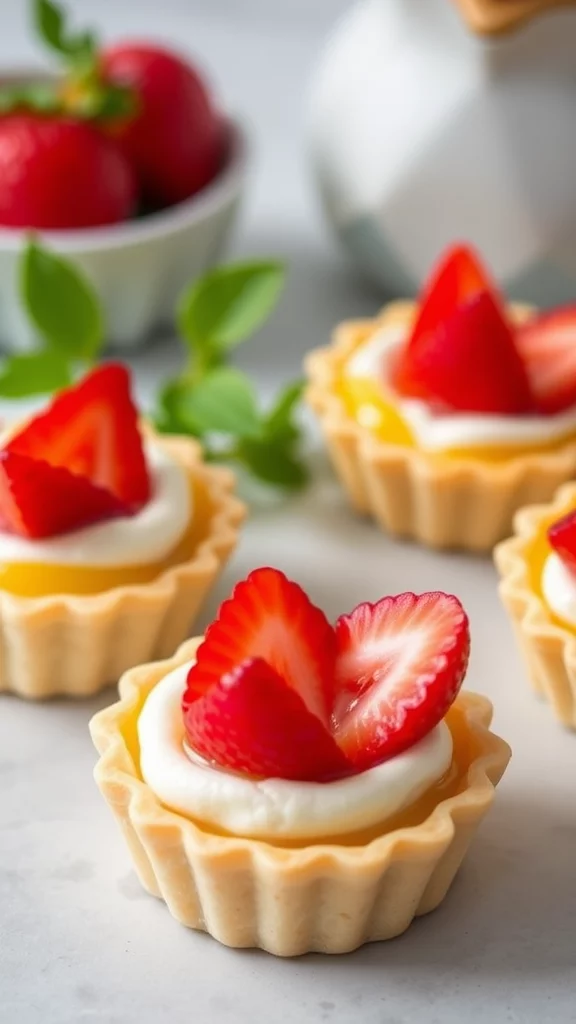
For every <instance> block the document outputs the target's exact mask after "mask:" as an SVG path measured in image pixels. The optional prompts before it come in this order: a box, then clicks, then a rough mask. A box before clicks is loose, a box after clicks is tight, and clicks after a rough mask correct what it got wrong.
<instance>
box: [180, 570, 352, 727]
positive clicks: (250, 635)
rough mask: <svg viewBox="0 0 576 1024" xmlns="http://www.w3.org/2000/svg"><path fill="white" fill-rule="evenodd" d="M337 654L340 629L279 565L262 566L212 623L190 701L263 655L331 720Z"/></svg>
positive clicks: (200, 654)
mask: <svg viewBox="0 0 576 1024" xmlns="http://www.w3.org/2000/svg"><path fill="white" fill-rule="evenodd" d="M334 655H335V638H334V631H333V629H332V627H331V625H330V623H329V622H328V620H327V619H326V616H325V615H324V613H323V612H321V611H320V609H319V608H316V607H315V605H313V604H312V602H311V601H310V599H309V598H308V597H307V595H306V594H305V593H304V591H303V590H302V588H301V587H299V586H298V584H297V583H292V582H291V581H290V580H288V579H286V576H284V574H283V573H281V572H279V571H278V570H277V569H270V568H263V569H256V570H255V571H254V572H252V573H250V575H249V576H248V578H247V579H246V580H243V581H242V582H241V583H238V584H237V585H236V587H235V589H234V592H233V594H232V597H231V598H230V599H229V600H228V601H225V602H224V604H223V605H222V607H221V608H220V611H219V613H218V618H217V619H216V620H215V621H214V622H213V623H212V625H211V626H209V627H208V630H207V632H206V637H205V640H204V643H203V644H201V646H200V647H199V649H198V654H197V661H196V664H195V665H194V667H193V668H192V669H191V671H190V675H189V677H188V690H187V694H186V696H185V698H184V701H185V706H186V703H187V702H188V701H191V700H194V699H196V698H198V697H202V696H203V695H204V694H205V693H206V692H207V691H208V689H209V688H210V687H212V686H214V685H215V684H217V683H218V682H219V681H220V679H222V677H223V676H225V675H227V674H228V673H229V672H232V671H233V670H234V669H236V668H237V667H238V665H241V664H242V662H244V661H245V660H246V658H260V659H263V660H264V661H266V663H267V664H268V666H269V667H270V668H272V669H274V671H275V672H276V673H277V674H278V675H279V676H281V677H282V679H283V680H284V682H285V683H286V684H287V685H288V686H290V687H291V688H292V689H293V690H295V691H296V693H298V694H299V696H300V697H301V699H302V700H303V702H304V704H305V705H306V707H307V708H308V710H309V711H310V712H312V714H313V715H316V717H317V718H319V719H320V721H321V722H324V723H326V724H327V723H328V721H329V717H330V707H331V703H332V688H333V671H334Z"/></svg>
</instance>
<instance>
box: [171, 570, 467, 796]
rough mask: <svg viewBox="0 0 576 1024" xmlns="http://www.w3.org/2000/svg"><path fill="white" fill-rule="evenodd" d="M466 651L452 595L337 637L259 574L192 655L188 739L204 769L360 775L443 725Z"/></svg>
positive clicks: (397, 605) (372, 614) (359, 620)
mask: <svg viewBox="0 0 576 1024" xmlns="http://www.w3.org/2000/svg"><path fill="white" fill-rule="evenodd" d="M469 649H470V636H469V629H468V619H467V618H466V614H465V612H464V610H463V608H462V605H461V604H460V602H459V601H458V600H457V599H456V598H455V597H450V596H448V595H446V594H441V593H433V594H423V595H421V596H420V597H416V596H415V595H414V594H401V595H400V596H399V597H387V598H384V599H383V600H382V601H379V602H378V604H374V605H371V604H362V605H359V607H358V608H356V609H355V611H353V612H352V614H351V615H343V616H342V617H341V618H340V619H339V620H338V622H337V624H336V628H335V630H334V629H332V627H331V626H330V625H329V624H328V622H327V621H326V619H325V618H324V615H323V614H322V612H320V611H319V610H318V608H315V607H314V605H312V604H311V603H310V601H309V600H308V598H307V597H306V594H304V592H303V591H302V590H301V588H300V587H299V586H297V584H295V583H291V582H290V581H289V580H287V579H286V577H285V576H284V575H283V573H281V572H278V570H277V569H271V568H265V569H257V570H255V571H254V572H253V573H251V574H250V576H249V577H248V579H247V580H245V581H244V582H243V583H239V584H238V585H237V586H236V588H235V590H234V593H233V595H232V597H231V598H230V600H229V601H225V602H224V604H223V605H222V608H221V610H220V613H219V616H218V618H217V619H216V621H215V623H214V624H213V625H212V626H210V627H209V629H208V631H207V633H206V638H205V640H204V643H203V644H202V645H201V646H200V647H199V648H198V654H197V658H198V661H197V663H196V664H195V665H193V666H192V668H191V669H190V671H189V673H188V677H187V686H186V692H185V693H184V696H183V700H182V711H183V715H184V724H185V729H186V734H187V736H188V740H189V742H190V745H191V746H192V748H193V749H194V750H196V751H197V752H198V753H199V754H201V755H202V756H203V757H204V758H205V759H206V760H208V761H211V762H214V763H216V764H218V765H220V766H222V767H224V768H230V769H231V770H232V771H239V772H248V773H249V774H251V775H258V776H264V777H270V776H273V777H276V778H286V779H301V780H304V779H307V780H311V781H316V782H326V781H328V780H329V779H334V778H337V777H341V776H343V775H346V774H350V772H352V771H356V772H358V771H364V770H365V769H367V768H371V767H372V766H373V765H375V764H379V763H380V762H382V761H385V760H387V759H388V758H390V757H393V756H394V755H395V754H398V753H401V752H402V751H403V750H406V749H407V748H408V747H411V746H412V745H413V744H414V743H417V742H418V740H420V739H422V738H423V737H424V736H425V735H426V734H427V733H428V732H429V731H430V730H431V729H433V728H434V726H435V725H437V724H438V722H439V721H440V719H441V718H442V717H443V716H444V714H445V713H446V711H447V710H448V708H449V707H450V705H451V704H452V702H453V701H454V698H455V697H456V694H457V693H458V690H459V688H460V686H461V684H462V680H463V678H464V674H465V672H466V666H467V663H468V654H469ZM328 712H329V713H328Z"/></svg>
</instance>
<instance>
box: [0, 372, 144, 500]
mask: <svg viewBox="0 0 576 1024" xmlns="http://www.w3.org/2000/svg"><path fill="white" fill-rule="evenodd" d="M6 449H7V450H8V451H11V452H16V453H17V454H19V455H27V456H30V457H31V458H34V459H44V460H45V461H46V462H49V463H50V465H52V466H64V467H66V469H69V470H70V472H72V473H75V474H77V475H78V476H84V477H86V478H87V479H88V480H90V481H91V482H92V483H93V484H95V485H96V486H98V487H104V488H106V489H107V490H109V491H111V492H112V493H113V494H115V495H116V497H117V499H118V500H119V501H120V502H122V504H123V505H128V506H130V507H131V508H132V509H133V510H134V509H137V508H138V507H140V506H141V505H143V504H145V502H146V501H147V500H148V498H149V496H150V480H149V477H148V470H147V467H146V460H145V457H144V452H143V449H142V438H141V436H140V432H139V429H138V414H137V412H136V409H135V407H134V404H133V402H132V399H131V397H130V377H129V374H128V370H127V369H126V367H124V366H122V365H120V364H119V363H106V364H104V365H103V366H99V367H98V368H97V369H95V370H92V372H91V373H89V374H88V375H87V376H86V377H84V378H83V380H81V381H80V382H79V383H78V384H76V385H75V386H74V387H71V388H68V389H66V390H65V391H61V392H60V394H59V395H57V397H56V398H55V399H54V401H53V402H52V404H51V405H50V406H49V407H48V409H47V410H46V411H45V412H42V413H40V414H39V415H38V416H35V417H34V418H33V419H32V420H30V421H29V423H28V424H27V425H26V426H25V427H24V429H23V430H21V431H20V432H19V433H18V434H16V435H15V436H14V437H12V438H11V439H10V441H9V442H8V444H7V445H6Z"/></svg>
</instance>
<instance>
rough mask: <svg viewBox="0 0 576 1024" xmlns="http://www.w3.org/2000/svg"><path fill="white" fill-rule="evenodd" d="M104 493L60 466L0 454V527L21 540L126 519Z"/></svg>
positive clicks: (114, 499) (111, 496) (116, 502)
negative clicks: (108, 520)
mask: <svg viewBox="0 0 576 1024" xmlns="http://www.w3.org/2000/svg"><path fill="white" fill-rule="evenodd" d="M127 513H128V509H127V508H126V506H125V505H123V504H122V502H120V501H119V500H118V498H117V497H116V496H115V495H114V494H111V493H110V492H109V491H106V490H104V489H103V488H101V487H96V486H95V485H94V484H92V483H90V481H89V480H86V479H85V478H84V477H81V476H75V475H74V474H73V473H70V472H69V471H68V470H67V469H64V468H62V467H60V466H51V465H50V464H49V463H48V462H43V461H42V460H40V459H31V458H28V456H26V455H17V454H15V453H14V452H9V451H2V452H0V529H2V530H6V531H8V532H10V533H16V534H18V535H19V536H21V537H30V538H34V539H37V538H40V537H53V536H55V535H56V534H59V533H68V532H69V531H70V530H78V529H80V527H82V526H88V525H89V524H90V523H95V522H99V521H100V520H103V519H110V518H111V517H113V516H119V515H126V514H127Z"/></svg>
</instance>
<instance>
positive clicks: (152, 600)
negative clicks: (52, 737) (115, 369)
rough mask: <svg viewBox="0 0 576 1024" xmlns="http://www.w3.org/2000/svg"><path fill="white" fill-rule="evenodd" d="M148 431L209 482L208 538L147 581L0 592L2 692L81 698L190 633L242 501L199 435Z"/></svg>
mask: <svg viewBox="0 0 576 1024" xmlns="http://www.w3.org/2000/svg"><path fill="white" fill-rule="evenodd" d="M147 434H148V436H152V437H154V440H155V443H156V444H158V445H161V446H162V448H163V449H164V450H165V451H166V452H167V453H168V454H170V455H172V456H173V457H174V459H176V460H177V461H178V462H179V463H180V464H181V465H182V466H184V468H185V469H187V470H188V471H189V472H190V474H191V475H193V476H194V477H195V478H196V479H199V480H200V481H201V482H202V484H203V486H204V487H205V488H206V490H207V492H208V495H209V497H210V498H211V500H212V501H213V503H214V507H215V513H214V517H213V520H212V529H211V533H210V535H209V536H208V537H206V538H205V539H204V540H203V541H202V542H201V543H200V544H199V545H198V548H197V549H196V551H195V552H194V554H193V556H192V557H191V558H190V559H188V560H187V561H185V562H182V563H180V564H178V565H175V566H173V567H172V568H170V569H167V570H166V571H165V572H163V573H161V574H160V575H159V576H158V577H157V578H156V579H155V580H152V581H151V582H149V583H144V584H134V585H127V586H123V587H116V588H114V589H112V590H107V591H103V592H102V593H99V594H93V595H73V594H60V595H54V596H52V595H50V596H46V597H37V598H35V597H20V596H17V595H13V594H10V593H8V592H6V591H1V590H0V692H2V691H4V690H7V691H10V692H12V693H16V694H18V695H19V696H21V697H27V698H30V699H42V698H46V697H52V696H55V695H67V696H75V697H85V696H88V695H90V694H93V693H96V692H97V691H98V690H101V689H102V688H103V687H104V686H107V685H110V684H112V683H116V682H117V681H118V679H119V678H120V676H121V675H122V673H123V672H125V671H126V670H127V669H128V668H130V667H131V666H133V665H138V664H140V663H141V662H143V661H148V660H150V659H151V658H158V657H165V656H166V655H168V654H169V653H170V652H171V651H173V650H174V648H175V647H176V646H177V645H178V644H179V643H181V642H182V640H183V639H184V638H185V637H186V636H187V635H188V632H189V629H190V627H191V625H192V622H193V620H194V617H195V615H196V612H197V611H198V608H199V606H200V604H201V602H202V600H203V599H204V597H205V596H206V594H207V592H208V590H209V588H210V586H211V585H212V583H213V582H214V581H215V579H216V577H217V575H218V574H219V572H220V570H221V569H222V568H223V566H224V565H225V563H226V561H227V559H228V557H229V555H230V554H231V552H232V550H233V549H234V547H235V546H236V542H237V537H238V528H239V526H240V524H241V522H242V521H243V519H244V516H245V507H244V505H243V504H242V503H241V502H240V501H239V500H238V499H237V498H236V497H235V496H234V494H233V488H234V482H235V480H234V476H233V474H232V473H231V472H230V471H229V470H227V469H223V468H221V467H218V468H217V467H214V466H211V465H207V464H205V463H203V462H202V458H201V448H200V446H199V444H198V443H197V442H196V441H194V440H192V439H190V438H186V437H175V436H172V437H160V436H158V435H154V433H153V431H151V430H147Z"/></svg>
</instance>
